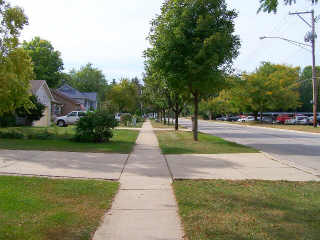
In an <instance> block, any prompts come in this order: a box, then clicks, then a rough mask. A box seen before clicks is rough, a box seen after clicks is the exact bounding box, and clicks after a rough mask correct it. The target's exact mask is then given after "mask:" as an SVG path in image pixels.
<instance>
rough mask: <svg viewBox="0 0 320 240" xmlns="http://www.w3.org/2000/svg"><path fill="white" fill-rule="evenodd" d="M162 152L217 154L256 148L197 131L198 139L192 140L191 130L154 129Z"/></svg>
mask: <svg viewBox="0 0 320 240" xmlns="http://www.w3.org/2000/svg"><path fill="white" fill-rule="evenodd" d="M156 134H157V137H158V140H159V144H160V148H161V150H162V153H163V154H191V153H198V154H218V153H256V152H258V151H257V150H255V149H253V148H250V147H246V146H243V145H240V144H237V143H233V142H228V141H226V140H224V139H222V138H219V137H216V136H212V135H209V134H204V133H199V141H198V142H195V141H194V140H193V135H192V132H175V131H156Z"/></svg>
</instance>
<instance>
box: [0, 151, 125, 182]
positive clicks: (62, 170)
mask: <svg viewBox="0 0 320 240" xmlns="http://www.w3.org/2000/svg"><path fill="white" fill-rule="evenodd" d="M127 158H128V155H127V154H104V153H78V152H53V151H51V152H50V151H21V150H0V174H18V175H35V176H49V177H71V178H93V179H109V180H118V179H119V178H120V175H121V172H122V170H123V168H124V165H125V162H126V160H127Z"/></svg>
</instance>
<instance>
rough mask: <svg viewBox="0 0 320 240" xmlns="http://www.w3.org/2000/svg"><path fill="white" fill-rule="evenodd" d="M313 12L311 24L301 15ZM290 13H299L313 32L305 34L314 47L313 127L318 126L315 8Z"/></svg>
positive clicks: (306, 40) (306, 39)
mask: <svg viewBox="0 0 320 240" xmlns="http://www.w3.org/2000/svg"><path fill="white" fill-rule="evenodd" d="M303 14H311V24H310V23H309V22H308V21H306V20H305V19H304V18H303V17H302V16H301V15H303ZM289 15H297V16H298V17H299V18H300V19H301V20H302V21H303V22H305V23H306V24H307V25H308V26H309V27H310V28H311V32H308V33H307V34H306V36H305V39H304V40H305V42H311V47H312V89H313V127H317V123H318V121H317V110H318V86H317V76H316V56H315V41H316V32H315V22H316V20H315V17H314V10H312V11H309V12H295V13H289Z"/></svg>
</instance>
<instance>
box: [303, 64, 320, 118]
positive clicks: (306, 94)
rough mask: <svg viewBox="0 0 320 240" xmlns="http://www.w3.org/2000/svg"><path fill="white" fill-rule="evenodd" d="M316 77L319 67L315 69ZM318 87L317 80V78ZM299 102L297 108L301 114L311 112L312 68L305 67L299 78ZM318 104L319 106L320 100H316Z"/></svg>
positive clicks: (319, 92) (319, 71)
mask: <svg viewBox="0 0 320 240" xmlns="http://www.w3.org/2000/svg"><path fill="white" fill-rule="evenodd" d="M316 70H317V76H320V66H317V67H316ZM317 81H318V84H317V85H318V86H319V79H318V78H317ZM299 82H300V86H299V93H300V102H301V106H300V107H299V108H298V110H299V111H301V112H312V111H313V106H312V104H311V101H312V100H313V86H312V66H306V67H305V68H304V69H303V71H302V73H301V76H300V81H299ZM318 94H319V96H320V88H319V87H318ZM318 103H319V105H320V99H319V98H318Z"/></svg>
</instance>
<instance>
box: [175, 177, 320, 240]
mask: <svg viewBox="0 0 320 240" xmlns="http://www.w3.org/2000/svg"><path fill="white" fill-rule="evenodd" d="M173 186H174V190H175V194H176V197H177V201H178V205H179V212H180V216H181V217H182V220H183V224H184V228H185V232H186V235H187V237H188V240H245V239H251V240H284V239H290V240H301V239H308V240H318V239H319V236H320V207H319V206H320V191H319V189H320V182H285V181H255V180H248V181H226V180H208V181H191V180H186V181H176V182H174V184H173Z"/></svg>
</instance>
